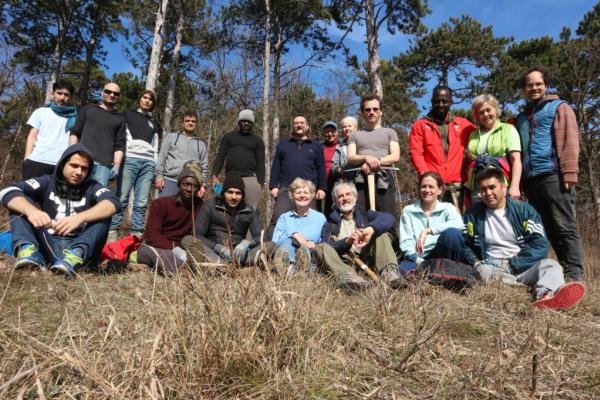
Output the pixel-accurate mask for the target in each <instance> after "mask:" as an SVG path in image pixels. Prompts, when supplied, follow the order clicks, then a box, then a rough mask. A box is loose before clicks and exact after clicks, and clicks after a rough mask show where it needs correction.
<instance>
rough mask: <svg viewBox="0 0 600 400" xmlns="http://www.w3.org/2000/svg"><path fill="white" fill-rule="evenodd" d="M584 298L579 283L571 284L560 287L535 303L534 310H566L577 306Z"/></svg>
mask: <svg viewBox="0 0 600 400" xmlns="http://www.w3.org/2000/svg"><path fill="white" fill-rule="evenodd" d="M584 297H585V286H583V284H581V283H580V282H571V283H567V284H564V285H562V286H561V287H559V288H558V289H557V290H556V291H555V292H554V293H548V294H546V295H545V296H543V297H542V298H541V299H539V300H537V301H535V302H534V303H533V306H534V307H535V308H550V309H552V310H566V309H567V308H571V307H574V306H576V305H577V304H579V302H580V301H581V300H583V298H584Z"/></svg>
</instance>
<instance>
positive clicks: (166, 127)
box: [163, 10, 185, 137]
mask: <svg viewBox="0 0 600 400" xmlns="http://www.w3.org/2000/svg"><path fill="white" fill-rule="evenodd" d="M184 27H185V13H184V12H183V10H179V19H178V20H177V27H176V28H175V48H174V49H173V62H172V64H171V74H170V75H169V83H168V85H167V100H166V105H165V114H164V116H163V137H164V136H165V135H167V134H168V133H169V132H171V121H172V119H173V106H174V104H175V88H176V84H177V69H178V67H179V58H180V56H181V40H182V37H183V28H184Z"/></svg>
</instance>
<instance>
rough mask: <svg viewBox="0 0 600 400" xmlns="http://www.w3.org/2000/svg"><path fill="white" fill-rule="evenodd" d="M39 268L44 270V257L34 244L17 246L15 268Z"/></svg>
mask: <svg viewBox="0 0 600 400" xmlns="http://www.w3.org/2000/svg"><path fill="white" fill-rule="evenodd" d="M25 268H39V269H41V270H42V271H45V270H46V259H45V258H44V256H43V255H42V253H40V252H39V251H38V248H37V247H35V245H33V244H31V243H28V244H25V245H23V246H21V247H20V248H19V253H18V254H17V261H16V262H15V269H25Z"/></svg>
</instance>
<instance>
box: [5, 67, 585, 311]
mask: <svg viewBox="0 0 600 400" xmlns="http://www.w3.org/2000/svg"><path fill="white" fill-rule="evenodd" d="M548 86H549V79H548V74H547V72H546V71H545V70H544V69H543V68H541V67H535V68H532V69H530V70H528V71H527V72H526V73H525V74H524V75H523V77H522V79H521V88H522V90H523V95H524V98H525V100H526V105H525V108H524V110H523V111H522V112H520V113H519V114H518V115H517V117H516V118H515V119H514V121H511V123H504V122H501V121H500V115H501V114H500V107H499V103H498V101H497V100H496V99H495V98H494V97H493V96H492V95H489V94H484V95H481V96H478V97H477V98H476V99H475V100H474V102H473V105H472V113H473V119H474V120H475V121H476V122H477V125H475V124H473V123H471V122H470V121H469V120H467V119H465V118H460V117H457V116H453V115H452V114H451V112H450V108H451V106H452V90H451V89H450V88H449V87H446V86H437V87H436V88H434V90H433V94H432V98H431V110H430V112H429V113H428V114H427V115H426V116H425V117H423V118H421V119H419V120H417V121H416V122H415V123H414V124H413V127H412V129H411V132H410V136H409V151H410V156H411V160H412V162H413V165H414V167H415V169H416V170H417V172H418V174H419V182H418V200H417V201H416V203H415V204H412V205H409V206H406V207H405V208H404V209H403V210H402V215H401V217H400V220H399V223H398V220H397V218H396V211H397V210H396V204H397V202H398V200H399V199H398V198H397V195H396V194H397V190H396V188H397V185H398V183H397V182H396V176H397V173H396V171H397V169H396V168H395V167H394V164H395V163H397V162H398V161H399V159H400V144H399V139H398V134H397V133H396V131H395V130H393V129H391V128H386V127H383V126H382V115H383V110H382V102H381V99H380V98H379V97H377V96H376V95H366V96H363V97H362V99H361V103H360V113H361V116H362V118H363V120H364V127H363V129H360V130H359V129H358V121H357V120H356V119H355V118H354V117H346V118H344V119H343V120H342V121H341V128H342V129H341V134H340V132H338V125H337V123H336V122H334V121H327V122H325V123H323V125H322V142H320V141H319V140H317V138H316V137H315V136H314V135H313V134H312V133H311V128H310V124H309V121H308V118H307V117H306V116H305V115H303V114H297V115H295V116H294V118H293V119H292V128H291V134H290V136H289V138H285V139H282V140H281V141H280V142H279V143H278V144H277V146H276V148H275V152H274V156H273V160H272V163H271V171H270V180H269V182H268V188H269V190H270V195H271V196H272V197H273V199H274V207H273V213H272V218H271V220H270V221H269V222H268V223H267V226H263V224H262V222H261V218H260V216H259V213H258V206H259V204H260V201H261V198H262V193H263V186H264V184H265V146H264V143H263V141H262V139H261V138H260V137H259V136H258V135H254V134H253V132H252V128H253V125H254V113H253V112H252V111H251V110H242V111H241V112H240V113H239V116H238V120H237V127H236V129H234V130H233V131H232V132H229V133H227V134H225V135H224V136H223V137H222V140H221V142H220V146H219V150H218V153H217V156H216V159H215V160H214V163H213V164H212V170H211V171H210V175H209V172H208V154H207V148H206V145H205V144H204V142H203V141H202V140H201V139H200V138H199V137H198V136H197V135H196V128H197V124H198V117H197V115H196V113H194V112H184V113H183V115H182V132H175V133H169V134H168V135H166V136H165V137H164V139H163V140H162V143H161V146H160V150H159V146H158V144H159V138H160V136H161V135H162V131H161V128H160V126H159V124H158V123H157V122H156V121H155V120H154V119H153V118H152V110H153V108H154V106H155V104H156V96H155V94H154V93H153V92H152V91H149V90H145V91H143V92H142V93H141V94H140V96H139V98H138V101H137V107H136V108H135V109H132V110H127V111H126V112H125V113H119V112H117V111H116V104H117V102H118V99H119V96H120V88H119V87H118V85H116V84H115V83H109V84H107V85H105V87H104V89H103V91H102V102H101V104H99V105H96V104H92V105H87V106H85V107H83V108H82V109H81V110H80V111H79V112H77V111H76V109H75V107H74V106H72V105H70V103H69V99H70V96H71V94H72V93H73V87H72V85H71V84H70V83H69V82H67V81H58V82H56V83H55V85H54V87H53V98H52V101H50V103H49V104H48V106H46V107H42V108H40V109H38V110H36V111H35V112H34V113H33V114H32V116H31V117H30V119H29V121H28V124H29V125H30V126H31V130H30V133H29V136H28V138H27V144H26V149H25V161H24V163H23V168H22V172H23V178H24V181H23V182H19V183H15V184H12V185H9V186H8V187H6V188H4V189H3V190H2V191H0V201H1V202H2V203H3V204H4V205H5V206H6V207H7V208H8V209H9V210H10V211H11V215H10V218H11V230H12V232H13V248H14V251H15V255H16V256H17V261H16V264H15V266H16V267H17V268H21V267H27V266H30V267H31V266H33V267H39V268H46V267H47V266H48V265H50V266H51V267H50V268H51V269H54V270H56V271H60V272H63V273H65V274H67V275H70V276H72V275H74V274H75V273H76V271H77V270H78V269H79V268H81V267H82V266H84V265H86V264H88V263H90V262H94V261H96V260H97V259H98V256H99V251H100V250H101V248H102V246H103V245H104V243H105V242H106V240H107V238H108V240H109V241H114V240H117V239H118V233H119V229H120V228H121V223H122V219H123V205H125V204H127V202H128V201H129V196H130V193H133V195H134V199H133V202H132V204H133V211H132V212H133V213H132V218H131V230H130V231H131V233H132V234H134V235H138V236H140V237H142V238H143V242H142V244H141V246H140V248H139V251H138V262H142V263H145V264H148V265H150V266H152V267H154V268H157V269H158V270H159V272H161V273H163V274H165V275H172V274H175V273H176V272H177V270H178V269H179V268H181V267H182V266H183V265H184V264H187V265H190V266H192V267H194V268H197V267H200V266H210V268H214V271H218V270H219V266H223V265H226V264H229V263H233V264H234V265H237V266H240V267H242V266H258V267H261V268H274V270H276V271H278V272H281V273H283V274H286V275H291V274H294V273H296V272H298V271H309V272H317V271H318V272H323V273H327V274H330V275H332V276H333V277H334V278H335V281H336V286H337V287H338V288H341V289H345V290H350V291H352V290H362V289H364V288H366V287H368V286H369V280H376V281H381V282H383V283H385V284H386V285H388V286H390V287H392V288H395V289H399V288H402V287H405V286H406V285H407V279H410V277H411V276H413V272H414V271H415V270H416V269H417V268H418V266H419V265H420V264H421V263H422V262H423V261H424V260H427V259H437V258H448V259H452V260H455V261H461V262H466V263H468V264H471V265H472V266H474V267H475V268H476V269H477V271H478V272H479V275H480V277H481V279H482V280H483V281H486V282H487V281H491V280H497V279H501V280H502V281H504V282H506V283H510V284H517V285H523V284H524V285H528V286H530V287H531V288H532V292H533V298H534V300H535V303H534V304H535V305H536V306H539V307H551V308H567V307H570V306H572V305H574V304H577V303H578V302H579V301H580V300H581V298H583V296H584V293H585V288H584V286H583V285H582V284H581V282H580V281H581V278H582V272H583V262H582V250H581V239H580V237H579V232H578V229H577V223H576V221H575V214H574V189H575V185H576V183H577V173H578V152H579V148H578V145H579V141H578V135H579V132H578V128H577V124H576V119H575V116H574V113H573V110H572V109H571V108H570V107H569V105H568V104H566V103H565V102H563V101H561V100H560V99H558V97H557V96H555V95H550V94H547V93H546V91H547V89H548ZM223 169H224V170H225V174H224V179H223V180H221V179H220V176H221V171H222V170H223ZM209 176H210V182H209ZM110 179H116V191H115V192H116V193H115V194H113V193H111V192H110V191H109V190H108V189H107V188H106V187H107V186H108V182H109V180H110ZM152 183H154V186H155V187H156V188H157V189H158V190H159V191H160V194H159V197H158V198H157V199H155V200H154V201H153V202H152V204H151V207H150V211H149V213H148V217H147V220H146V208H147V201H148V198H149V192H150V188H151V186H152ZM208 183H210V184H211V185H212V187H213V192H214V194H215V196H214V197H213V198H211V199H208V196H206V193H207V184H208ZM522 193H523V194H525V195H526V197H527V200H528V203H526V202H523V201H521V200H520V198H521V194H522ZM319 203H320V204H319ZM463 209H464V215H463V216H462V217H461V213H462V212H463ZM546 235H548V239H549V241H550V243H551V244H552V246H553V248H554V251H555V253H556V255H557V258H558V262H557V261H554V260H551V259H548V258H546V257H547V251H548V240H547V239H546ZM398 236H399V238H398ZM396 248H399V250H400V252H401V256H400V258H399V257H398V256H397V252H396ZM368 266H370V267H368ZM366 278H368V279H366ZM565 278H566V280H567V281H568V283H565Z"/></svg>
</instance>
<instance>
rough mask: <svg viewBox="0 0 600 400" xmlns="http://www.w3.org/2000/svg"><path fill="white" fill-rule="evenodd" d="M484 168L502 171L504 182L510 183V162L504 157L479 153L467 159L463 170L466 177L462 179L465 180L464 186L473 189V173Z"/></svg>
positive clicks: (475, 173)
mask: <svg viewBox="0 0 600 400" xmlns="http://www.w3.org/2000/svg"><path fill="white" fill-rule="evenodd" d="M486 168H495V169H497V170H500V171H502V173H503V174H504V178H505V179H506V184H507V185H509V184H510V163H509V162H508V160H507V159H506V157H495V156H490V155H489V154H481V155H479V156H477V158H475V159H474V160H471V161H469V163H468V164H467V168H466V171H465V172H466V177H465V179H463V181H464V182H465V187H466V188H467V189H469V190H473V186H474V183H475V182H474V179H475V175H477V173H478V172H479V171H482V170H484V169H486Z"/></svg>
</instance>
